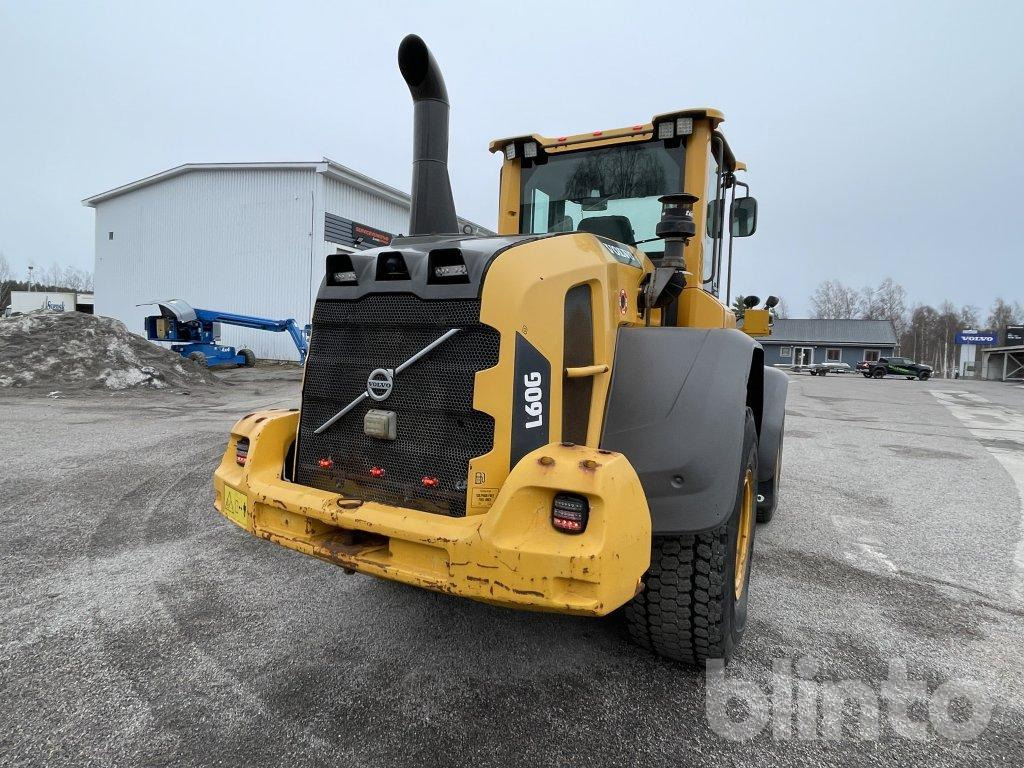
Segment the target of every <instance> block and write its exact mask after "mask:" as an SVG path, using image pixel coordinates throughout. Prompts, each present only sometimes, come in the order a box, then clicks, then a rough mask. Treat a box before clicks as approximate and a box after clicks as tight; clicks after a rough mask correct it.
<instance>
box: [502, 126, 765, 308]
mask: <svg viewBox="0 0 1024 768" xmlns="http://www.w3.org/2000/svg"><path fill="white" fill-rule="evenodd" d="M723 119H724V118H723V116H722V114H721V113H720V112H718V111H717V110H713V109H692V110H685V111H682V112H674V113H668V114H664V115H658V116H656V117H654V118H653V119H652V120H651V122H650V123H646V124H642V125H634V126H632V127H630V128H623V129H618V130H612V131H594V132H593V133H589V134H579V135H576V136H562V137H559V138H546V137H543V136H538V135H530V136H521V137H515V138H511V139H501V140H498V141H494V142H492V143H491V145H490V149H491V151H492V152H501V153H502V154H503V155H504V163H503V166H502V180H501V201H502V203H501V210H500V212H499V220H498V228H499V232H500V233H501V234H546V233H557V232H589V233H591V234H594V235H598V236H599V237H603V238H607V239H610V240H615V241H618V242H620V243H624V244H626V245H629V246H635V247H636V248H638V249H640V250H641V251H643V252H644V253H645V254H646V255H647V256H648V257H649V258H650V259H651V260H652V261H653V262H655V263H657V262H658V261H659V260H660V259H661V258H662V257H663V256H664V253H665V241H664V239H662V238H660V237H658V235H657V233H656V231H655V230H656V227H657V225H658V222H659V221H660V220H661V218H662V214H663V205H662V202H661V201H660V200H659V198H662V197H664V196H666V195H679V194H681V193H689V194H691V195H695V196H696V197H697V198H698V201H697V202H696V203H694V204H693V218H694V220H695V223H696V233H695V236H694V237H693V238H692V239H691V241H690V242H689V243H688V244H687V247H686V264H687V268H688V269H689V270H690V272H691V277H690V278H688V281H687V282H688V286H689V287H697V286H698V285H699V287H700V288H702V289H703V291H704V292H706V293H709V294H711V295H713V296H715V297H718V296H719V293H720V292H721V288H720V287H721V283H722V282H723V281H722V275H723V269H722V267H723V264H722V262H723V254H725V253H728V254H729V256H730V257H731V251H732V239H733V238H736V237H748V236H749V235H752V234H754V231H755V230H756V228H757V201H756V200H755V199H754V198H753V197H751V196H750V195H749V187H748V186H747V184H745V183H743V182H742V181H739V180H738V179H737V178H736V174H737V172H739V171H744V170H746V166H745V165H744V164H743V163H740V162H737V161H736V158H735V156H734V155H733V153H732V150H731V149H730V148H729V144H728V143H727V142H726V140H725V137H724V136H723V135H722V133H721V132H719V131H718V130H717V127H718V125H719V123H721V122H722V120H723ZM737 189H740V190H741V192H740V194H739V196H737ZM727 209H728V210H729V220H730V226H729V227H728V229H727V230H726V228H725V227H724V226H723V225H724V212H725V211H726V210H727ZM728 268H729V264H726V269H727V270H728ZM697 274H700V276H701V279H700V280H699V281H698V280H696V279H694V277H693V276H694V275H697ZM728 274H729V273H728V272H727V279H728ZM730 287H731V286H728V284H727V285H726V297H725V301H726V303H728V289H729V288H730Z"/></svg>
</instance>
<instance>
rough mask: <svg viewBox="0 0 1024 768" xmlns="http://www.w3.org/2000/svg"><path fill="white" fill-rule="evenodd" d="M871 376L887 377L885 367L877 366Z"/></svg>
mask: <svg viewBox="0 0 1024 768" xmlns="http://www.w3.org/2000/svg"><path fill="white" fill-rule="evenodd" d="M871 378H872V379H884V378H885V368H875V370H873V371H872V372H871Z"/></svg>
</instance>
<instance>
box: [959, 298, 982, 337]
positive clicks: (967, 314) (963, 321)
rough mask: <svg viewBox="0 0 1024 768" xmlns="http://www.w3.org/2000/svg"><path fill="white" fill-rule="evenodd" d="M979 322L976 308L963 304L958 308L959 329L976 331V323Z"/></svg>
mask: <svg viewBox="0 0 1024 768" xmlns="http://www.w3.org/2000/svg"><path fill="white" fill-rule="evenodd" d="M979 322H981V318H980V316H979V315H978V308H977V307H975V306H973V305H972V304H964V305H963V306H962V307H960V327H961V329H971V330H975V331H976V330H978V323H979Z"/></svg>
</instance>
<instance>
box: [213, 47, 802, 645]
mask: <svg viewBox="0 0 1024 768" xmlns="http://www.w3.org/2000/svg"><path fill="white" fill-rule="evenodd" d="M398 64H399V69H400V71H401V74H402V76H403V77H404V79H405V81H406V84H407V85H408V88H409V91H410V92H411V95H412V101H413V121H414V131H413V136H414V138H413V142H414V144H413V146H414V160H413V173H412V209H411V214H410V222H409V234H408V236H401V237H398V238H395V239H394V241H393V242H392V243H390V244H389V245H387V246H383V247H376V248H371V249H368V250H363V251H356V252H345V253H341V252H339V253H336V254H332V255H329V256H327V257H326V263H325V268H324V274H323V280H322V282H321V284H320V288H319V292H318V295H317V299H316V305H315V308H314V312H313V318H312V333H311V338H310V343H309V355H308V358H307V361H306V365H305V371H304V377H303V383H302V400H301V409H299V410H269V411H260V412H257V413H251V414H249V415H247V416H245V417H244V418H243V419H241V420H240V421H239V422H238V423H237V424H235V426H234V427H233V428H232V430H231V436H230V440H229V442H228V446H227V450H226V452H225V454H224V457H223V460H222V461H221V463H220V465H219V467H218V468H217V470H216V474H215V477H214V487H215V490H216V502H215V506H216V507H217V509H218V510H219V511H220V512H221V513H222V514H223V515H224V516H225V517H227V518H228V519H229V520H231V521H232V522H234V523H235V524H237V525H239V526H241V527H242V528H244V529H245V530H247V531H249V532H250V533H252V534H255V535H256V536H260V537H262V538H264V539H267V540H268V541H271V542H274V543H277V544H280V545H282V546H285V547H288V548H290V549H293V550H296V551H298V552H301V553H303V554H306V555H310V556H312V557H316V558H320V559H321V560H325V561H328V562H330V563H334V564H337V565H339V566H341V567H342V568H343V569H345V571H347V572H359V573H362V574H369V575H372V576H378V577H381V578H385V579H392V580H395V581H399V582H404V583H406V584H412V585H415V586H419V587H424V588H427V589H431V590H436V591H439V592H446V593H450V594H452V595H459V596H462V597H468V598H472V599H476V600H481V601H485V602H488V603H492V604H497V605H500V606H507V607H510V608H520V609H530V610H541V611H556V612H560V613H568V614H577V615H584V616H594V617H599V616H605V615H608V614H612V613H613V612H615V613H617V614H618V615H620V616H621V617H622V619H623V620H624V623H625V626H626V628H627V629H628V632H629V634H630V635H631V637H632V638H633V639H634V640H635V641H636V642H637V643H639V644H640V645H641V646H644V647H646V648H648V649H651V650H652V651H654V652H656V653H657V654H660V655H662V656H665V657H668V658H670V659H675V660H679V661H683V662H688V663H694V664H699V663H702V662H704V661H705V660H707V659H725V660H728V658H729V656H730V655H731V653H732V652H733V649H734V648H735V647H736V644H737V643H738V641H739V639H740V637H741V636H742V634H743V630H744V626H745V624H746V618H747V589H748V583H749V580H750V568H751V552H752V545H753V539H754V532H755V522H756V521H758V520H760V521H767V520H768V519H769V518H770V517H771V516H772V514H773V512H774V510H775V506H776V503H777V491H778V487H779V479H780V473H781V465H782V458H781V454H782V442H783V428H784V412H785V398H786V381H787V379H786V376H785V374H782V373H780V372H778V371H775V370H773V369H766V368H765V366H764V364H763V351H762V348H761V346H760V345H759V344H758V343H757V342H756V341H755V340H754V338H753V337H754V336H757V335H764V334H767V333H769V332H770V323H771V309H770V307H771V306H772V301H773V300H769V301H767V302H765V307H764V308H760V309H758V308H756V304H759V303H760V300H759V299H756V298H754V299H753V300H751V299H749V298H748V300H747V302H746V303H747V307H748V308H747V310H746V313H745V315H744V319H743V328H742V329H738V328H737V327H736V326H737V320H736V316H735V315H734V314H733V313H732V311H730V309H729V308H728V298H729V297H728V287H727V288H726V296H725V299H724V301H723V299H722V297H721V293H722V290H721V289H722V284H723V282H725V283H726V285H727V286H728V281H729V279H730V275H731V262H732V247H733V241H734V240H735V239H737V238H741V237H746V236H748V235H751V234H753V233H754V231H755V229H756V219H757V205H756V201H755V200H754V198H753V197H751V196H750V195H749V187H748V186H747V185H746V184H745V183H743V182H741V181H740V180H739V179H738V178H737V174H738V173H740V172H741V171H743V170H745V168H744V166H743V164H742V163H740V162H738V161H737V160H736V158H735V157H734V155H733V153H732V150H731V149H730V147H729V144H728V143H727V142H726V140H725V137H724V136H723V135H722V133H721V132H720V130H719V126H720V124H721V123H722V121H723V116H722V114H721V113H720V112H718V111H716V110H714V109H687V110H682V111H678V112H669V113H665V114H661V115H657V116H655V117H654V118H653V120H651V121H650V122H645V123H640V124H637V125H632V126H629V127H627V128H621V129H617V130H606V131H600V130H599V131H593V132H591V133H584V134H578V135H573V136H560V137H555V138H547V137H543V136H539V135H524V136H514V137H512V138H507V139H502V140H499V141H495V142H493V143H492V144H491V146H490V149H491V151H492V152H496V153H500V154H501V158H502V166H501V180H500V191H499V215H498V222H499V234H498V235H497V236H491V237H471V236H468V235H466V234H463V233H461V232H460V231H459V228H458V221H457V218H456V214H455V205H454V202H453V196H452V190H451V185H450V182H449V177H448V170H447V155H448V113H449V104H448V96H447V92H446V90H445V84H444V80H443V78H442V76H441V72H440V70H439V68H438V66H437V63H436V61H435V59H434V57H433V56H432V54H431V53H430V51H429V50H428V49H427V47H426V45H425V44H424V43H423V41H422V40H421V39H420V38H419V37H416V36H415V35H410V36H408V37H406V38H405V39H404V40H403V41H402V43H401V45H400V48H399V52H398ZM737 190H742V194H740V195H738V196H737Z"/></svg>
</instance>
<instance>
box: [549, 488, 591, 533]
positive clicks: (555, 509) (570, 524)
mask: <svg viewBox="0 0 1024 768" xmlns="http://www.w3.org/2000/svg"><path fill="white" fill-rule="evenodd" d="M589 518H590V503H589V502H588V501H587V499H586V497H584V496H577V495H576V494H573V493H559V494H557V495H556V496H555V500H554V502H552V504H551V525H552V526H553V527H554V528H555V529H556V530H559V531H561V532H562V533H583V532H584V531H585V530H587V520H588V519H589Z"/></svg>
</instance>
